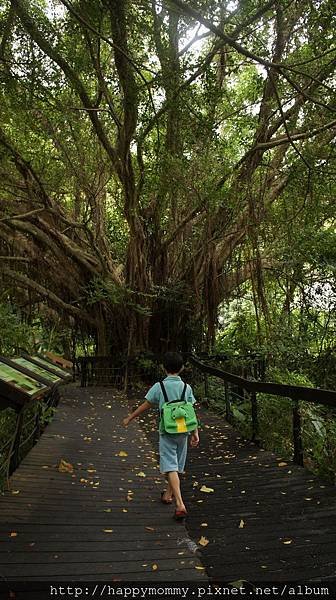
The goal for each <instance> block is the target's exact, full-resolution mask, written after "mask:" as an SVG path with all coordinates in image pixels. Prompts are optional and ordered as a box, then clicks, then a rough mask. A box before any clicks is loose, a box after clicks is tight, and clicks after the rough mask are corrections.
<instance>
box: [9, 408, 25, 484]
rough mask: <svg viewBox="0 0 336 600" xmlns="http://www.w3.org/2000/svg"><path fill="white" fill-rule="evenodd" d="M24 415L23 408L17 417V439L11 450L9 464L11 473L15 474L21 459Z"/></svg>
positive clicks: (15, 438)
mask: <svg viewBox="0 0 336 600" xmlns="http://www.w3.org/2000/svg"><path fill="white" fill-rule="evenodd" d="M23 413H24V409H23V408H21V410H20V412H19V413H18V417H17V421H16V430H15V437H14V440H13V444H12V446H11V449H10V453H11V454H12V453H13V454H12V456H11V459H10V462H9V472H10V473H13V471H15V469H16V467H17V466H18V464H19V458H20V441H21V433H22V426H23Z"/></svg>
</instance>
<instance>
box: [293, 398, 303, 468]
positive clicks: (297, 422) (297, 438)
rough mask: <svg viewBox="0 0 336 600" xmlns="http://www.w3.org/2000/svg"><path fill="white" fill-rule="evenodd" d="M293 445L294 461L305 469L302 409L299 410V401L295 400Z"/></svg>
mask: <svg viewBox="0 0 336 600" xmlns="http://www.w3.org/2000/svg"><path fill="white" fill-rule="evenodd" d="M293 443H294V456H293V460H294V462H295V463H296V464H298V465H300V466H301V467H303V447H302V435H301V415H300V408H299V402H298V400H294V404H293Z"/></svg>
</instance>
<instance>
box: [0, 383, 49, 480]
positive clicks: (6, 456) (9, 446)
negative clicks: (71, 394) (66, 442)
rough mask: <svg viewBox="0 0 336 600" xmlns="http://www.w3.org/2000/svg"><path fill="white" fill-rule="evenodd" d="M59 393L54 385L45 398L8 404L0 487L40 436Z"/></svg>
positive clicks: (0, 452)
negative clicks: (12, 404) (24, 402)
mask: <svg viewBox="0 0 336 600" xmlns="http://www.w3.org/2000/svg"><path fill="white" fill-rule="evenodd" d="M59 397H60V394H59V389H58V387H56V386H54V387H52V388H51V389H50V392H49V393H48V394H47V395H46V396H44V398H43V399H36V400H32V401H31V402H29V403H27V404H23V405H22V406H21V407H19V406H18V407H15V408H8V407H6V408H5V409H4V410H2V411H1V417H2V420H3V422H4V421H6V427H4V435H3V437H1V439H0V489H1V487H2V485H3V484H4V482H6V481H7V482H8V478H9V475H11V473H13V471H15V469H16V468H17V467H18V465H19V463H20V462H21V460H22V459H23V458H24V456H25V455H26V454H27V453H28V452H29V450H30V448H31V447H32V446H33V445H34V444H35V443H36V442H37V440H38V439H39V437H40V436H41V433H42V432H43V429H44V427H45V425H46V423H47V421H48V419H49V417H50V415H51V414H52V409H53V408H54V407H56V406H57V404H58V401H59ZM1 408H2V406H1V398H0V410H1Z"/></svg>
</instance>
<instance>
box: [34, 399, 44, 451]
mask: <svg viewBox="0 0 336 600" xmlns="http://www.w3.org/2000/svg"><path fill="white" fill-rule="evenodd" d="M39 402H40V401H39ZM41 415H42V406H41V404H40V403H39V404H38V406H37V409H36V417H35V433H34V443H35V444H36V442H37V441H38V440H39V439H40V437H41Z"/></svg>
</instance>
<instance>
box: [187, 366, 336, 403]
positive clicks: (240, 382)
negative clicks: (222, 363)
mask: <svg viewBox="0 0 336 600" xmlns="http://www.w3.org/2000/svg"><path fill="white" fill-rule="evenodd" d="M188 360H189V362H190V363H191V364H193V365H195V367H197V368H198V369H199V370H200V371H202V372H203V373H208V374H209V375H214V376H215V377H219V378H220V379H223V381H228V382H229V383H233V384H234V385H237V386H239V387H241V388H244V389H246V390H247V391H249V392H253V393H257V392H261V393H264V394H272V395H274V396H282V397H286V398H292V399H293V400H305V401H306V402H313V403H314V404H322V405H324V406H331V407H333V408H336V391H333V390H324V389H320V388H308V387H304V386H301V385H288V384H283V383H272V382H266V381H253V380H251V379H245V378H244V377H239V376H238V375H233V373H228V372H227V371H223V370H222V369H217V368H216V367H212V366H210V365H207V364H206V363H203V362H201V361H200V360H199V359H198V358H196V357H195V356H193V355H189V356H188Z"/></svg>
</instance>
